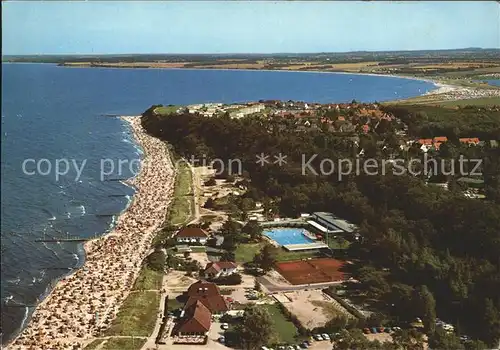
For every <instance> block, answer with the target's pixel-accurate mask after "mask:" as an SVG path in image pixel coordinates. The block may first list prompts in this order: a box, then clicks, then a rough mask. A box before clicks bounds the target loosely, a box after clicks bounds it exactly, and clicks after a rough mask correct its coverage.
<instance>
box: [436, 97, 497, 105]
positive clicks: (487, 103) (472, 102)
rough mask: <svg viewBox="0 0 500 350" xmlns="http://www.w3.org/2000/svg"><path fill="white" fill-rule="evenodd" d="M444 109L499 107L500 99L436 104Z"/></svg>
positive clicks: (479, 99) (476, 99)
mask: <svg viewBox="0 0 500 350" xmlns="http://www.w3.org/2000/svg"><path fill="white" fill-rule="evenodd" d="M438 104H439V105H440V106H444V107H456V106H460V107H465V106H500V97H484V98H472V99H468V100H457V101H443V102H439V103H438Z"/></svg>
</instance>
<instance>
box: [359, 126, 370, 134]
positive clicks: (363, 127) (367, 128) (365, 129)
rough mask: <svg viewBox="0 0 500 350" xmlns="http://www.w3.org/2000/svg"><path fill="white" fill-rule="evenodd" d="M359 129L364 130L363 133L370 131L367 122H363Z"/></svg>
mask: <svg viewBox="0 0 500 350" xmlns="http://www.w3.org/2000/svg"><path fill="white" fill-rule="evenodd" d="M361 129H362V130H363V132H364V133H365V134H367V133H368V131H370V126H369V125H368V124H365V125H363V126H362V127H361Z"/></svg>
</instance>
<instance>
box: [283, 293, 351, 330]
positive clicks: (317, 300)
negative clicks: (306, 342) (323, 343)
mask: <svg viewBox="0 0 500 350" xmlns="http://www.w3.org/2000/svg"><path fill="white" fill-rule="evenodd" d="M276 299H277V300H279V301H280V302H281V303H282V304H283V305H284V306H285V307H286V308H287V309H288V311H290V312H291V313H292V314H294V315H295V316H297V318H298V319H299V321H300V322H301V323H302V324H303V325H304V327H306V328H308V329H313V328H315V327H321V326H323V325H324V324H325V323H326V322H328V321H329V320H330V319H331V318H332V317H333V316H335V315H339V314H346V315H350V314H349V313H348V312H347V310H345V309H344V308H343V307H342V306H341V305H339V304H338V303H337V302H336V301H335V300H333V299H332V298H330V297H329V296H327V295H326V294H324V293H323V292H322V291H321V290H300V291H294V292H286V293H278V295H276ZM351 317H352V316H351Z"/></svg>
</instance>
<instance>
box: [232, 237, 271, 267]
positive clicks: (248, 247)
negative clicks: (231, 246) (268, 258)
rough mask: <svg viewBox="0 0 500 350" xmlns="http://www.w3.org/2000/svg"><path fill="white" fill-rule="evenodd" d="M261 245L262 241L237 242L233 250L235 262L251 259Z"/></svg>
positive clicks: (262, 244)
mask: <svg viewBox="0 0 500 350" xmlns="http://www.w3.org/2000/svg"><path fill="white" fill-rule="evenodd" d="M263 246H264V243H263V242H261V243H244V244H238V247H237V248H236V251H235V252H234V255H235V260H236V262H238V263H246V262H250V261H252V260H253V258H254V256H255V254H257V253H258V252H259V250H260V249H261V248H262V247H263Z"/></svg>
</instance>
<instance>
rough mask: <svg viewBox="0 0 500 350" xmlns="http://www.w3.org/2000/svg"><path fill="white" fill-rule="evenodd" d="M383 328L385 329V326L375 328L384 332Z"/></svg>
mask: <svg viewBox="0 0 500 350" xmlns="http://www.w3.org/2000/svg"><path fill="white" fill-rule="evenodd" d="M384 330H385V327H378V328H377V331H378V332H379V333H384Z"/></svg>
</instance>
